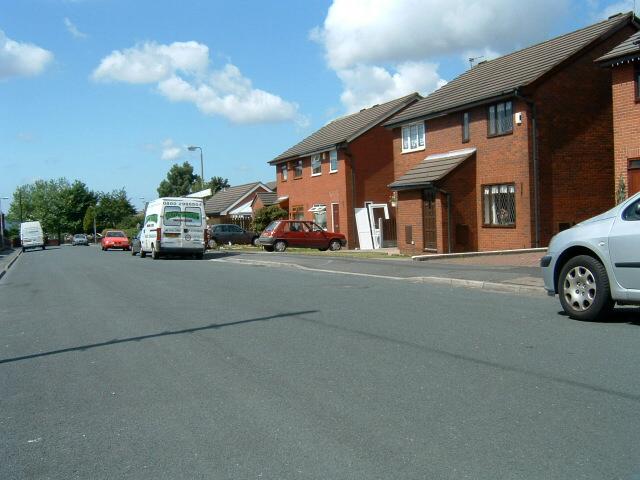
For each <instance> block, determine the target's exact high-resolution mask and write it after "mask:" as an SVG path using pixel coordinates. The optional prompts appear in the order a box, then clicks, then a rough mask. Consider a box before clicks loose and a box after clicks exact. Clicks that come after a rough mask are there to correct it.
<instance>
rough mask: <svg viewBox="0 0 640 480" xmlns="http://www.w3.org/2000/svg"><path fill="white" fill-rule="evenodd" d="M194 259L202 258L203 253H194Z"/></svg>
mask: <svg viewBox="0 0 640 480" xmlns="http://www.w3.org/2000/svg"><path fill="white" fill-rule="evenodd" d="M195 257H196V260H202V259H203V258H204V253H202V252H201V253H196V254H195Z"/></svg>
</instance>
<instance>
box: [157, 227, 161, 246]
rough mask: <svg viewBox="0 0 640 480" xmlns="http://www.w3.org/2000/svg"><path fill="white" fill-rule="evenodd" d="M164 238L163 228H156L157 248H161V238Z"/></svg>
mask: <svg viewBox="0 0 640 480" xmlns="http://www.w3.org/2000/svg"><path fill="white" fill-rule="evenodd" d="M161 238H162V229H161V228H160V227H158V228H156V248H160V239H161Z"/></svg>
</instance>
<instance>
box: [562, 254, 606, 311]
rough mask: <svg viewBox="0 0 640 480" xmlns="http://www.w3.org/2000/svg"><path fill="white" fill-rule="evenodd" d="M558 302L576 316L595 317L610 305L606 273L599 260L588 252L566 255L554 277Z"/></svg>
mask: <svg viewBox="0 0 640 480" xmlns="http://www.w3.org/2000/svg"><path fill="white" fill-rule="evenodd" d="M558 293H559V296H560V304H561V305H562V308H563V309H564V311H565V312H566V313H567V314H568V315H569V316H570V317H571V318H575V319H576V320H587V321H591V320H596V319H598V318H599V317H601V316H603V315H606V314H607V313H608V312H610V311H611V309H612V308H613V301H612V300H611V290H610V286H609V277H608V276H607V271H606V269H605V268H604V265H602V263H601V262H600V261H599V260H597V259H595V258H593V257H590V256H588V255H579V256H577V257H573V258H572V259H570V260H569V261H568V262H567V263H565V265H564V266H563V267H562V270H561V271H560V277H559V279H558Z"/></svg>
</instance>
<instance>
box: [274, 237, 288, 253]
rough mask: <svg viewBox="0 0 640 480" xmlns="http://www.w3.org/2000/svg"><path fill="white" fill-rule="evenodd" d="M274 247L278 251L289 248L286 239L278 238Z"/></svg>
mask: <svg viewBox="0 0 640 480" xmlns="http://www.w3.org/2000/svg"><path fill="white" fill-rule="evenodd" d="M273 249H274V250H275V251H276V252H284V251H285V250H286V249H287V242H285V241H284V240H277V241H276V243H274V244H273Z"/></svg>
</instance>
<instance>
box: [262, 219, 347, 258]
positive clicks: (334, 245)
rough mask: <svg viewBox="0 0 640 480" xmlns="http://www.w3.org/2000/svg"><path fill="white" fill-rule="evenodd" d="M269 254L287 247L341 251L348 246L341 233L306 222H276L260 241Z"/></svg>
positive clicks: (263, 234) (265, 230)
mask: <svg viewBox="0 0 640 480" xmlns="http://www.w3.org/2000/svg"><path fill="white" fill-rule="evenodd" d="M258 244H260V245H262V246H263V247H264V249H265V250H266V251H267V252H273V251H274V250H275V251H276V252H284V251H285V250H286V249H287V247H302V248H317V249H318V250H320V251H324V250H333V251H336V250H340V249H341V248H342V247H344V246H345V245H346V244H347V239H346V237H345V236H344V235H343V234H341V233H336V232H328V231H326V230H324V229H323V228H322V227H321V226H320V225H318V224H316V223H313V222H309V221H305V220H275V221H273V222H271V223H270V224H269V225H268V226H267V228H265V229H264V232H262V234H261V235H260V238H259V239H258Z"/></svg>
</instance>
